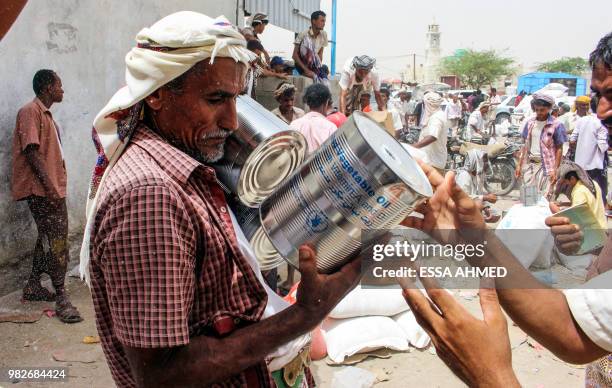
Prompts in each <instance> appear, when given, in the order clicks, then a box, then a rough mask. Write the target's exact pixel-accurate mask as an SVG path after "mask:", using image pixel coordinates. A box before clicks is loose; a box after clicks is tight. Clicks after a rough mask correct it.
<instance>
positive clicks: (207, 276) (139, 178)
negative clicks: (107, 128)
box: [90, 126, 274, 387]
mask: <svg viewBox="0 0 612 388" xmlns="http://www.w3.org/2000/svg"><path fill="white" fill-rule="evenodd" d="M98 203H99V207H98V210H97V213H96V218H95V225H94V231H93V233H92V236H93V237H92V242H91V264H90V273H91V286H92V290H91V291H92V297H93V303H94V309H95V314H96V324H97V327H98V332H99V334H100V338H101V342H102V347H103V349H104V354H105V355H106V359H107V361H108V365H109V367H110V370H111V373H112V375H113V378H114V380H115V383H116V384H117V386H119V387H135V386H136V384H135V381H134V377H133V375H132V372H131V370H130V366H129V364H128V360H127V357H126V354H125V351H124V349H123V346H124V345H126V346H130V347H135V348H169V347H174V346H182V345H187V344H189V341H190V338H191V337H194V336H198V335H210V333H211V332H212V331H211V326H212V325H213V323H214V322H215V321H216V320H218V319H220V318H223V317H228V316H229V317H232V318H234V319H235V320H240V321H241V322H256V321H259V320H260V318H261V316H262V314H263V312H264V309H265V306H266V303H267V295H266V292H265V290H264V289H263V287H262V285H261V283H260V282H259V281H258V280H257V278H256V276H255V274H254V272H253V270H252V268H251V267H250V266H249V264H248V262H247V260H246V258H245V257H244V256H243V254H242V252H241V251H240V248H239V247H238V243H237V239H236V236H235V234H234V230H233V226H232V221H231V218H230V215H229V213H228V210H227V203H226V202H225V198H224V195H223V192H222V190H221V188H220V186H219V184H218V183H217V181H216V178H215V173H214V170H212V169H211V168H210V167H206V166H204V165H201V164H200V163H198V162H197V161H196V160H194V159H193V158H191V157H190V156H188V155H187V154H185V153H183V152H181V151H179V150H178V149H177V148H175V147H173V146H171V145H170V144H169V143H167V142H166V141H165V140H163V139H162V138H161V137H160V136H158V135H157V134H155V133H154V132H152V131H151V130H149V129H147V128H146V127H144V126H141V127H140V128H138V129H137V130H136V132H135V134H134V136H133V138H132V140H131V143H130V145H129V146H128V148H127V149H126V150H125V152H124V154H123V155H122V156H121V158H120V159H119V161H118V162H117V164H116V165H115V167H114V168H113V169H112V170H111V171H110V172H109V175H108V177H107V179H106V181H105V183H104V184H103V187H101V193H100V198H99V202H98ZM255 368H256V372H257V375H258V376H261V377H260V385H261V386H262V387H268V386H274V382H273V380H272V379H271V376H270V373H269V371H268V370H267V367H266V364H265V362H264V361H263V360H262V362H261V364H259V365H257V366H256V367H255ZM245 385H246V379H245V375H244V373H240V374H237V375H234V376H232V377H231V378H229V379H228V380H226V381H222V382H219V383H218V384H216V385H214V386H220V387H234V386H245Z"/></svg>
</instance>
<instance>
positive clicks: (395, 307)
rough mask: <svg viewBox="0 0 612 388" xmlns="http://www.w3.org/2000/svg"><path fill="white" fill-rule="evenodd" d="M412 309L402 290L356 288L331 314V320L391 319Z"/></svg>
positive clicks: (395, 288)
mask: <svg viewBox="0 0 612 388" xmlns="http://www.w3.org/2000/svg"><path fill="white" fill-rule="evenodd" d="M409 308H410V307H409V306H408V303H406V300H405V299H404V297H403V296H402V290H401V289H399V288H397V287H394V288H361V286H357V287H355V289H354V290H352V291H351V292H349V293H348V294H347V295H346V296H345V297H344V299H342V300H341V301H340V303H338V305H337V306H336V307H335V308H334V309H333V310H332V312H331V313H330V314H329V316H330V318H335V319H341V318H354V317H364V316H368V315H381V316H386V317H390V316H393V315H396V314H399V313H401V312H402V311H406V310H408V309H409Z"/></svg>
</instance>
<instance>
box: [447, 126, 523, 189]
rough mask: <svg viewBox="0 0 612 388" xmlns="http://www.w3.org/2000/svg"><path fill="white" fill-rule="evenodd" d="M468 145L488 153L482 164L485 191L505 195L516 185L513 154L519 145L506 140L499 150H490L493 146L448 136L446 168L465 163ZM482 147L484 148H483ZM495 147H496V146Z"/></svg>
mask: <svg viewBox="0 0 612 388" xmlns="http://www.w3.org/2000/svg"><path fill="white" fill-rule="evenodd" d="M470 145H472V146H473V145H475V146H477V147H479V148H482V149H483V150H485V151H486V152H487V154H488V156H489V157H488V158H487V160H486V163H485V166H484V186H485V189H486V190H487V192H489V193H491V194H496V195H500V196H501V195H507V194H508V193H510V192H511V191H512V190H513V189H514V187H515V186H516V182H517V180H516V177H515V176H514V170H515V168H516V162H515V154H516V152H517V151H518V150H519V149H520V147H521V145H520V144H517V143H514V142H508V143H505V144H504V148H503V149H502V150H501V151H497V150H496V152H492V151H493V150H494V147H493V146H483V145H478V144H474V143H469V142H466V141H463V140H461V139H458V138H454V137H453V138H450V139H449V140H448V142H447V151H448V158H447V162H446V169H447V170H457V169H458V168H460V167H462V166H463V164H464V163H465V153H466V152H467V149H469V148H470ZM483 147H484V148H483ZM496 148H497V147H496Z"/></svg>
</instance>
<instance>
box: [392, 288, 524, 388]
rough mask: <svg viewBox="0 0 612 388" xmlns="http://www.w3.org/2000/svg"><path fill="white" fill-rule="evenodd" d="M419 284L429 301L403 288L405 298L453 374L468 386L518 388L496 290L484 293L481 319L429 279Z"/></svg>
mask: <svg viewBox="0 0 612 388" xmlns="http://www.w3.org/2000/svg"><path fill="white" fill-rule="evenodd" d="M421 280H422V282H423V284H424V285H425V287H426V289H427V295H428V297H429V298H426V297H425V296H423V294H422V293H421V292H420V291H419V290H418V289H415V288H410V287H404V291H403V295H404V298H405V299H406V301H407V302H408V304H409V305H410V309H411V311H412V312H413V313H414V316H415V318H416V320H417V322H418V323H419V325H420V326H421V327H422V328H423V329H424V330H425V331H426V332H427V334H429V337H430V338H431V341H432V343H433V344H434V346H435V348H436V353H437V354H438V356H439V357H440V359H442V361H443V362H444V363H445V364H446V365H447V366H448V367H449V369H450V370H451V371H452V372H453V373H454V374H455V375H456V376H457V377H459V378H460V379H461V380H462V381H463V382H464V383H465V384H466V385H468V386H470V387H520V384H519V382H518V380H517V378H516V375H515V374H514V371H513V370H512V350H511V348H510V338H509V336H508V324H507V322H506V317H505V316H504V314H503V312H502V310H501V308H500V305H499V300H498V297H497V294H496V292H495V289H484V288H481V289H480V292H479V297H480V306H481V309H482V313H483V320H480V319H476V318H474V317H473V316H472V315H471V314H470V313H469V312H468V311H467V310H466V309H465V308H464V307H463V306H461V305H460V304H459V303H458V302H457V301H456V300H455V299H454V298H453V297H452V296H451V295H450V294H449V293H448V292H446V290H444V289H441V288H439V286H437V284H435V282H432V281H431V279H421ZM439 311H440V312H439Z"/></svg>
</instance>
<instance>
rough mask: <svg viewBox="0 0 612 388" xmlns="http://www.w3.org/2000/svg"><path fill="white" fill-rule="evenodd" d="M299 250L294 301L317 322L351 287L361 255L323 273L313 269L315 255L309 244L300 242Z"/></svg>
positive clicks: (315, 267) (315, 268)
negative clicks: (331, 271)
mask: <svg viewBox="0 0 612 388" xmlns="http://www.w3.org/2000/svg"><path fill="white" fill-rule="evenodd" d="M299 254H300V264H299V267H300V268H299V271H300V276H301V280H300V285H299V287H298V289H297V295H296V299H297V301H296V305H298V306H300V307H301V308H303V309H304V310H305V311H306V312H307V315H308V316H309V317H311V318H313V319H314V320H315V321H316V323H319V321H321V320H322V319H323V318H325V317H326V316H327V314H328V313H329V312H330V311H331V310H332V309H333V308H334V307H335V306H336V304H338V302H340V300H341V299H342V298H343V297H344V296H345V295H346V294H347V293H348V292H349V291H350V290H352V289H353V288H354V287H355V286H356V285H357V283H358V282H359V279H360V274H361V259H362V258H361V257H359V256H357V257H354V258H353V259H352V260H351V261H349V262H348V263H346V264H344V265H343V266H342V267H341V268H340V269H339V270H338V271H336V272H334V273H332V274H329V275H325V274H321V273H319V272H318V270H317V255H316V252H315V250H314V249H313V248H312V247H310V246H309V245H302V246H301V247H300V250H299Z"/></svg>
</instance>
